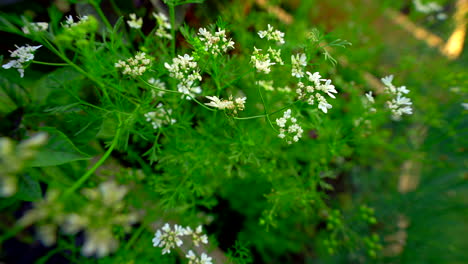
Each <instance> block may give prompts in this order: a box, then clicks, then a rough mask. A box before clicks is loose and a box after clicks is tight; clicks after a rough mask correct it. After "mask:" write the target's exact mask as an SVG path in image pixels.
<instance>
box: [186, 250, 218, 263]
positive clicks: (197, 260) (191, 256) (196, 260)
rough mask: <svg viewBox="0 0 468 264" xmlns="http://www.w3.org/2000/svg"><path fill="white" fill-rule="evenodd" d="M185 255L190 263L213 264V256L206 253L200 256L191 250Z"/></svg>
mask: <svg viewBox="0 0 468 264" xmlns="http://www.w3.org/2000/svg"><path fill="white" fill-rule="evenodd" d="M185 257H186V258H187V259H188V260H189V262H188V264H212V262H211V260H212V258H211V257H209V256H208V255H206V254H205V253H202V254H201V255H200V257H199V258H198V257H197V256H196V255H195V253H193V251H192V250H189V252H188V254H187V255H185Z"/></svg>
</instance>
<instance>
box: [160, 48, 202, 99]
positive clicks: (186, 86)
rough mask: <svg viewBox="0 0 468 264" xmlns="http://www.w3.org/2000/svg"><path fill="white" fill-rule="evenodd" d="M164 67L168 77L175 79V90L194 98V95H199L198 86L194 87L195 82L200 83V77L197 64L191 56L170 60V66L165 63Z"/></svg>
mask: <svg viewBox="0 0 468 264" xmlns="http://www.w3.org/2000/svg"><path fill="white" fill-rule="evenodd" d="M164 67H166V69H167V70H168V71H169V76H171V77H172V78H174V79H177V80H178V81H179V83H178V84H177V89H178V91H179V92H181V93H183V94H186V95H189V96H190V97H194V96H195V94H200V93H201V88H200V87H199V86H194V85H195V82H196V81H197V80H198V81H201V80H202V77H201V75H200V73H199V70H198V66H197V62H196V61H194V59H193V57H192V56H189V55H188V54H185V55H184V56H181V55H179V56H177V57H175V58H173V59H172V64H169V63H167V62H166V63H165V64H164Z"/></svg>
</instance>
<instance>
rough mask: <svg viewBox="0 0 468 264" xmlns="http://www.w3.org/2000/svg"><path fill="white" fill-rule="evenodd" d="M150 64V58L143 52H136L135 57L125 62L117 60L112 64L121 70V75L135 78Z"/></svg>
mask: <svg viewBox="0 0 468 264" xmlns="http://www.w3.org/2000/svg"><path fill="white" fill-rule="evenodd" d="M150 64H151V58H150V57H149V56H148V55H146V53H144V52H141V51H140V52H138V53H137V54H136V55H135V57H133V58H129V59H127V60H126V61H122V60H119V61H118V62H116V63H115V64H114V67H115V68H117V69H122V74H124V75H130V76H131V77H137V76H141V75H143V73H145V72H146V70H147V69H148V66H150Z"/></svg>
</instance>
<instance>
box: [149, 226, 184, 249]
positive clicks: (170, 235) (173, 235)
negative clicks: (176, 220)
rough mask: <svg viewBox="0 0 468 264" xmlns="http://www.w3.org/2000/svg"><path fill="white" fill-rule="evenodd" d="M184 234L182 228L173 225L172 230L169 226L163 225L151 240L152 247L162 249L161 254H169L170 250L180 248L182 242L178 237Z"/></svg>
mask: <svg viewBox="0 0 468 264" xmlns="http://www.w3.org/2000/svg"><path fill="white" fill-rule="evenodd" d="M184 234H185V230H184V228H183V227H181V226H179V225H174V230H172V229H171V227H170V226H169V224H167V223H166V224H165V225H164V226H163V227H162V228H161V229H160V230H157V231H156V233H155V234H154V238H153V240H152V241H153V247H160V248H162V249H163V250H162V254H163V255H164V254H167V253H171V249H173V248H176V247H180V246H181V245H182V244H183V242H182V239H180V237H182V236H183V235H184Z"/></svg>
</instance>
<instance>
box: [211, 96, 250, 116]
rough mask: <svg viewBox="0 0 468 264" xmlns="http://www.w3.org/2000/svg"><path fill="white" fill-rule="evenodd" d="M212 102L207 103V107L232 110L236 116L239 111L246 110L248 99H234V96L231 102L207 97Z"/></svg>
mask: <svg viewBox="0 0 468 264" xmlns="http://www.w3.org/2000/svg"><path fill="white" fill-rule="evenodd" d="M206 98H208V99H209V100H211V102H209V103H206V105H208V106H211V107H214V108H218V109H219V110H231V111H233V113H234V114H237V111H238V110H239V111H242V110H244V105H245V100H246V99H247V97H242V98H240V97H239V98H236V99H235V100H233V99H232V96H229V100H224V99H220V98H218V97H217V96H207V97H206Z"/></svg>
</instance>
